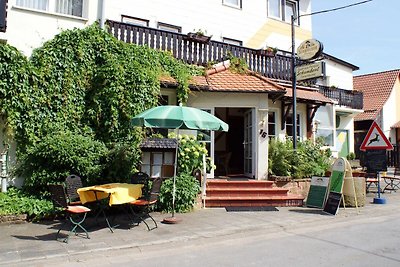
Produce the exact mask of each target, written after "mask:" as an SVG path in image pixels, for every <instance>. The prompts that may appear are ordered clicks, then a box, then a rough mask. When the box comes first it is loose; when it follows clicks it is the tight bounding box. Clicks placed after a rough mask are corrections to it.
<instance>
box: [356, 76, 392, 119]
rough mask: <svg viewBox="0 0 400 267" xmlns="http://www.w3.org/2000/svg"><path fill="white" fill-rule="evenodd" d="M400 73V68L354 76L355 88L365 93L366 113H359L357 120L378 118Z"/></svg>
mask: <svg viewBox="0 0 400 267" xmlns="http://www.w3.org/2000/svg"><path fill="white" fill-rule="evenodd" d="M399 75H400V69H398V70H389V71H383V72H378V73H371V74H364V75H359V76H354V78H353V86H354V89H355V90H358V91H361V92H363V94H364V113H361V114H358V115H357V116H356V117H355V118H354V119H355V120H356V121H363V120H375V119H376V117H377V115H378V113H379V112H380V111H381V110H382V108H383V105H384V104H385V103H386V101H387V100H388V98H389V96H390V93H391V92H392V89H393V87H394V84H395V82H396V80H397V79H398V78H399Z"/></svg>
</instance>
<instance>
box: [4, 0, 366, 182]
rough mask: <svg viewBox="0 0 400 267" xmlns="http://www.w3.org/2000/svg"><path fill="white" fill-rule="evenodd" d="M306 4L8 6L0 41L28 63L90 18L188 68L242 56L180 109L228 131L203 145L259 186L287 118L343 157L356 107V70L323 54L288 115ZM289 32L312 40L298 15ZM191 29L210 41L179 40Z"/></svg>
mask: <svg viewBox="0 0 400 267" xmlns="http://www.w3.org/2000/svg"><path fill="white" fill-rule="evenodd" d="M311 2H312V1H311V0H252V1H242V0H221V1H215V0H204V1H194V0H188V1H178V0H171V1H162V0H147V1H139V0H119V1H111V0H108V1H106V0H91V1H89V0H54V1H48V0H31V1H28V0H8V9H7V29H6V32H5V33H0V39H2V40H3V41H4V42H7V43H9V44H11V45H13V46H15V47H17V48H18V49H20V50H21V51H23V52H24V53H25V54H26V55H27V56H29V55H30V54H31V52H32V50H33V49H34V48H36V47H39V46H41V45H42V44H43V42H45V41H46V40H48V39H51V38H52V37H53V36H54V35H55V34H57V33H59V32H60V31H62V30H64V29H72V28H75V27H77V28H82V27H85V26H87V25H89V24H92V23H93V22H95V21H99V22H100V24H101V25H103V22H105V21H106V20H107V23H106V26H107V27H108V30H109V31H110V32H111V33H112V34H113V35H114V36H115V37H116V38H118V39H120V40H122V41H125V42H129V43H135V44H139V45H148V46H150V47H152V48H154V49H161V50H168V51H171V53H172V54H173V55H174V56H175V57H176V58H178V59H181V60H183V61H185V62H187V63H189V64H197V65H202V66H207V65H210V63H212V64H215V63H218V62H225V61H226V59H227V55H228V52H229V53H230V54H232V55H234V56H236V57H241V58H244V59H245V60H246V62H247V64H248V66H249V69H250V72H249V73H247V74H246V75H239V74H235V73H232V72H231V70H230V68H229V67H227V65H226V64H225V65H224V64H223V65H219V66H218V65H217V67H216V68H215V69H214V72H215V73H211V72H212V70H210V71H209V72H208V75H207V76H206V77H197V78H195V80H194V81H193V84H192V85H191V89H192V91H193V94H191V95H190V97H189V101H188V105H190V106H194V107H197V108H202V109H206V110H208V111H210V112H211V113H213V114H216V115H217V116H219V117H221V118H222V119H224V120H226V121H227V122H228V123H229V124H230V131H229V133H227V134H223V133H211V134H210V135H209V139H207V140H205V141H206V142H207V143H208V147H209V151H210V156H211V157H212V158H214V159H215V162H216V163H217V162H218V161H219V158H225V159H226V158H227V157H226V155H227V154H229V153H231V154H230V156H229V158H230V159H229V163H228V164H229V166H228V167H229V168H228V169H229V172H230V174H235V173H241V174H246V175H247V176H249V177H255V178H256V179H263V178H265V177H266V176H267V169H268V140H269V139H270V138H279V139H284V138H286V137H287V136H292V128H293V117H296V120H297V134H298V137H297V138H299V139H300V140H305V139H307V138H311V137H313V136H317V137H318V136H321V137H323V138H324V140H325V143H326V145H327V147H329V148H331V149H332V150H333V151H334V152H335V154H336V155H343V156H345V155H347V153H348V152H349V151H352V147H353V145H352V144H353V139H352V136H353V134H352V132H353V120H352V118H353V116H354V115H355V114H357V113H358V112H361V109H362V95H361V94H358V93H355V92H353V91H352V89H353V88H352V72H353V71H354V70H356V69H357V67H356V66H354V65H351V64H349V63H347V62H344V61H342V60H340V59H338V58H335V57H333V56H329V55H324V59H323V60H324V62H325V68H324V72H323V74H322V77H321V79H314V80H312V81H307V84H303V83H299V84H298V86H297V114H296V115H295V116H293V111H292V106H293V104H292V87H291V79H292V73H291V66H292V63H291V57H290V53H289V52H288V51H290V50H291V25H290V17H291V15H292V14H294V15H295V16H297V15H304V14H309V13H311ZM28 22H29V23H28ZM295 28H296V30H295V31H296V32H295V43H296V47H297V46H298V45H299V44H300V43H301V42H303V41H305V40H307V39H310V38H312V23H311V16H304V17H301V18H300V20H297V21H296V22H295ZM197 31H203V32H204V33H205V34H206V35H209V36H211V41H206V42H204V41H196V40H193V39H190V38H189V35H188V33H189V32H197ZM321 41H322V42H323V40H321ZM267 47H273V48H275V47H276V48H278V53H277V54H276V55H275V56H269V55H265V54H264V49H265V48H267ZM221 66H222V67H221ZM161 85H162V94H163V98H164V100H163V103H169V104H177V103H176V102H177V101H176V95H175V90H171V88H172V89H173V88H174V82H173V81H170V82H169V83H168V82H166V81H161ZM331 86H335V88H331ZM360 99H361V101H359V100H360ZM318 121H319V124H318V123H317V122H318ZM222 154H225V155H222ZM218 174H219V173H216V174H214V173H210V176H214V175H218Z"/></svg>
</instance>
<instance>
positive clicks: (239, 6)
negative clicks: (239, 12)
mask: <svg viewBox="0 0 400 267" xmlns="http://www.w3.org/2000/svg"><path fill="white" fill-rule="evenodd" d="M222 4H223V5H224V6H229V7H234V8H237V9H242V0H237V4H235V3H232V0H222Z"/></svg>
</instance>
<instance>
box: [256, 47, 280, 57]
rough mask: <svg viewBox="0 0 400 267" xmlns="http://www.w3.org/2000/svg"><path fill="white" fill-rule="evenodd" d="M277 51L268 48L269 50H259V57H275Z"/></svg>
mask: <svg viewBox="0 0 400 267" xmlns="http://www.w3.org/2000/svg"><path fill="white" fill-rule="evenodd" d="M276 52H277V50H276V49H275V48H270V47H268V48H267V49H264V48H263V49H258V50H257V55H260V56H266V57H275V55H276Z"/></svg>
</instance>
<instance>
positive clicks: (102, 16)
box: [100, 0, 106, 29]
mask: <svg viewBox="0 0 400 267" xmlns="http://www.w3.org/2000/svg"><path fill="white" fill-rule="evenodd" d="M100 2H101V3H100V5H101V6H100V8H101V10H100V27H101V28H102V29H104V24H105V22H106V15H105V6H106V0H100Z"/></svg>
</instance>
